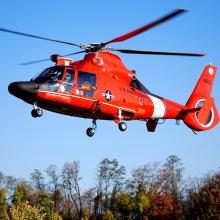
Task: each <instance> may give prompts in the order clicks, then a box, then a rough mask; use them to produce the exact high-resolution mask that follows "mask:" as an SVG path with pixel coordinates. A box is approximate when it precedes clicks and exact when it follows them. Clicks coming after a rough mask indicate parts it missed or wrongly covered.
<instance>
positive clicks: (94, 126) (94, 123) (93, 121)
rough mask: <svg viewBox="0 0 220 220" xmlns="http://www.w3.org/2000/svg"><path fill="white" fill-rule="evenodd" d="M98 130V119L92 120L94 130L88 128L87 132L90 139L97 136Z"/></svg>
mask: <svg viewBox="0 0 220 220" xmlns="http://www.w3.org/2000/svg"><path fill="white" fill-rule="evenodd" d="M96 128H97V125H96V119H93V120H92V128H88V129H87V130H86V134H87V135H88V136H89V137H92V136H93V135H94V134H95V131H96Z"/></svg>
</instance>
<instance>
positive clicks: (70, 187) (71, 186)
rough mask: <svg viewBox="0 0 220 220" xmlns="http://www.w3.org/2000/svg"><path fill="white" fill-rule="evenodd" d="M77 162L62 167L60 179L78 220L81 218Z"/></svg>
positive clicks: (78, 167)
mask: <svg viewBox="0 0 220 220" xmlns="http://www.w3.org/2000/svg"><path fill="white" fill-rule="evenodd" d="M79 169H80V165H79V161H73V162H69V163H65V164H64V166H63V172H62V178H63V187H64V190H65V191H66V192H67V194H68V196H70V198H71V200H72V202H73V204H74V206H75V208H76V212H77V214H78V217H79V219H81V218H82V208H83V205H82V196H81V189H80V185H79V182H80V180H81V178H80V177H79Z"/></svg>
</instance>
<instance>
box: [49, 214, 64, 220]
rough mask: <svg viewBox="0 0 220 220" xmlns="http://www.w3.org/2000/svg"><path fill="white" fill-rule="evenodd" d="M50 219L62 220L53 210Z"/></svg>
mask: <svg viewBox="0 0 220 220" xmlns="http://www.w3.org/2000/svg"><path fill="white" fill-rule="evenodd" d="M50 220H62V217H61V216H60V215H59V213H57V212H53V213H52V214H51V219H50Z"/></svg>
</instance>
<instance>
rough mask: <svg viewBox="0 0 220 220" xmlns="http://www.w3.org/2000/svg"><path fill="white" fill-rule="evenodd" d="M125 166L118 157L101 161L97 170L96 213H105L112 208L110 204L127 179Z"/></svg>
mask: <svg viewBox="0 0 220 220" xmlns="http://www.w3.org/2000/svg"><path fill="white" fill-rule="evenodd" d="M125 173H126V170H125V167H124V166H120V165H119V163H118V161H117V160H116V159H113V160H109V159H107V158H105V159H104V160H102V161H101V162H100V163H99V166H98V170H97V181H98V185H97V196H96V205H95V207H96V213H97V212H98V213H101V214H102V213H103V211H104V210H106V209H108V208H110V204H112V203H114V201H112V199H113V198H110V197H112V196H113V197H115V196H116V194H117V193H118V192H119V191H120V189H121V188H122V186H123V184H124V180H125Z"/></svg>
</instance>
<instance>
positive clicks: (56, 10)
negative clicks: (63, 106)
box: [0, 0, 220, 187]
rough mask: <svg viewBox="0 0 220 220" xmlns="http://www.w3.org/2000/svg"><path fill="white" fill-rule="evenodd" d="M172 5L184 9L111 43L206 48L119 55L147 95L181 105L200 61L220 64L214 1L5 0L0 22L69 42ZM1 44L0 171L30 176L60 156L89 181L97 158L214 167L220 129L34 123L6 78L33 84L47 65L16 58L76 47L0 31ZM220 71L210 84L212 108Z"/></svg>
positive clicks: (195, 172)
mask: <svg viewBox="0 0 220 220" xmlns="http://www.w3.org/2000/svg"><path fill="white" fill-rule="evenodd" d="M176 8H186V9H188V10H189V11H190V12H188V13H186V14H184V15H182V16H179V17H177V18H175V19H173V20H171V21H169V22H167V23H165V24H162V25H160V26H158V27H156V28H154V29H152V30H150V31H148V32H146V33H144V34H142V35H139V36H137V37H135V38H132V39H130V40H127V41H126V42H122V43H117V44H115V45H114V47H116V48H129V49H148V50H165V51H166V50H167V51H169V50H170V51H180V52H181V51H182V52H184V51H186V52H204V53H207V54H208V55H207V56H206V57H203V58H192V57H191V58H190V57H169V56H167V57H166V56H144V55H126V54H121V55H120V56H121V57H122V59H123V62H124V63H125V65H126V66H127V67H128V68H129V69H135V70H136V71H137V76H138V78H139V79H140V80H141V81H142V82H143V84H144V85H146V87H147V88H148V89H149V90H150V91H152V92H153V93H156V94H158V95H161V96H163V97H166V98H168V99H171V100H173V101H176V102H179V103H181V104H184V103H186V101H187V99H188V97H189V95H190V93H191V91H192V90H193V88H194V86H195V84H196V82H197V79H198V77H199V76H200V74H201V72H202V70H203V68H204V67H205V65H206V64H208V63H209V62H212V63H213V64H214V65H216V66H218V67H219V66H220V55H219V49H220V48H219V39H220V25H219V20H220V14H219V9H220V2H219V1H218V0H212V1H199V0H194V1H189V0H179V1H172V0H170V1H162V0H160V1H159V0H154V1H151V0H149V1H144V0H143V1H138V0H137V1H123V0H122V1H120V2H119V1H116V0H112V1H99V0H98V1H83V3H81V2H80V1H70V0H69V1H67V0H62V1H56V0H53V1H50V0H47V1H43V0H38V1H33V2H31V3H30V1H27V0H21V1H13V2H12V1H2V2H1V7H0V27H4V28H8V29H13V30H18V31H21V32H27V33H32V34H36V35H42V36H45V37H50V38H55V39H60V40H64V41H70V42H74V43H91V42H102V41H108V40H110V39H112V38H114V37H116V36H118V35H121V34H124V33H126V32H128V31H131V30H133V29H135V28H137V27H140V26H142V25H144V24H146V23H148V22H151V21H153V20H154V19H157V18H159V17H160V16H162V15H164V14H166V13H168V12H170V11H172V10H174V9H176ZM0 45H1V46H0V48H1V53H0V58H1V83H0V85H1V86H0V97H1V114H0V119H1V127H0V134H1V144H0V146H1V148H0V170H1V171H2V172H4V173H5V174H6V175H13V176H16V177H25V178H29V174H30V173H31V172H32V171H33V169H35V168H38V169H41V170H45V169H46V168H47V167H48V166H49V165H50V164H52V163H53V164H56V165H58V167H60V168H61V167H62V166H63V164H64V162H67V161H72V160H80V162H81V176H83V180H82V184H83V186H84V187H88V186H91V185H93V184H94V181H95V171H96V168H97V164H98V162H99V161H100V160H102V159H103V158H106V157H108V158H110V159H113V158H116V159H118V160H119V162H120V163H121V164H122V165H124V166H126V167H127V170H128V173H129V172H130V170H131V169H132V168H135V167H138V166H140V165H143V164H146V163H151V162H154V161H161V162H164V161H165V159H166V158H167V157H168V156H169V155H171V154H175V155H177V156H178V157H180V158H181V159H182V160H183V163H184V167H185V171H184V172H185V176H188V175H190V176H202V175H203V174H205V173H207V172H210V171H216V170H218V169H219V167H220V126H217V127H216V128H215V129H213V130H211V131H208V132H203V133H200V134H199V135H194V134H193V133H192V131H191V130H190V129H188V128H187V127H186V126H185V125H184V124H183V123H181V125H180V126H175V121H173V120H171V121H167V122H166V123H165V124H163V125H159V126H158V129H157V131H156V133H153V134H152V133H147V131H146V127H145V123H144V122H137V121H131V122H128V123H127V124H128V129H127V131H126V132H124V133H122V132H120V131H119V130H118V128H117V126H116V125H115V124H114V123H113V122H106V121H98V130H97V132H96V134H95V136H94V137H93V138H88V137H87V136H86V134H85V130H86V129H87V127H89V126H90V125H91V120H85V119H80V118H71V117H68V116H63V115H58V114H55V113H51V112H47V111H44V115H43V117H42V118H39V119H33V118H32V117H31V115H30V112H31V110H32V106H31V105H27V104H26V103H24V102H23V101H21V100H19V99H16V98H15V97H13V96H11V95H10V94H9V93H8V89H7V88H8V84H9V83H10V82H13V81H22V80H29V79H30V78H32V77H33V76H34V75H35V74H36V73H38V72H40V71H42V70H43V69H44V68H46V67H48V66H51V65H52V64H51V63H50V62H45V63H39V64H36V65H30V66H20V65H18V64H19V63H22V62H26V61H31V60H35V59H41V58H47V57H49V56H50V55H51V54H54V53H60V54H65V53H71V52H74V51H77V48H75V47H71V46H68V45H62V44H56V43H53V42H46V41H41V40H35V39H31V38H25V37H20V36H14V35H11V34H6V33H0ZM82 58H83V56H82V55H77V56H74V57H73V59H74V60H78V59H82ZM219 75H220V74H219V73H218V75H217V78H216V81H215V87H214V89H213V95H214V97H215V101H216V105H217V108H218V109H220V86H219V84H220V76H219Z"/></svg>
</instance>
